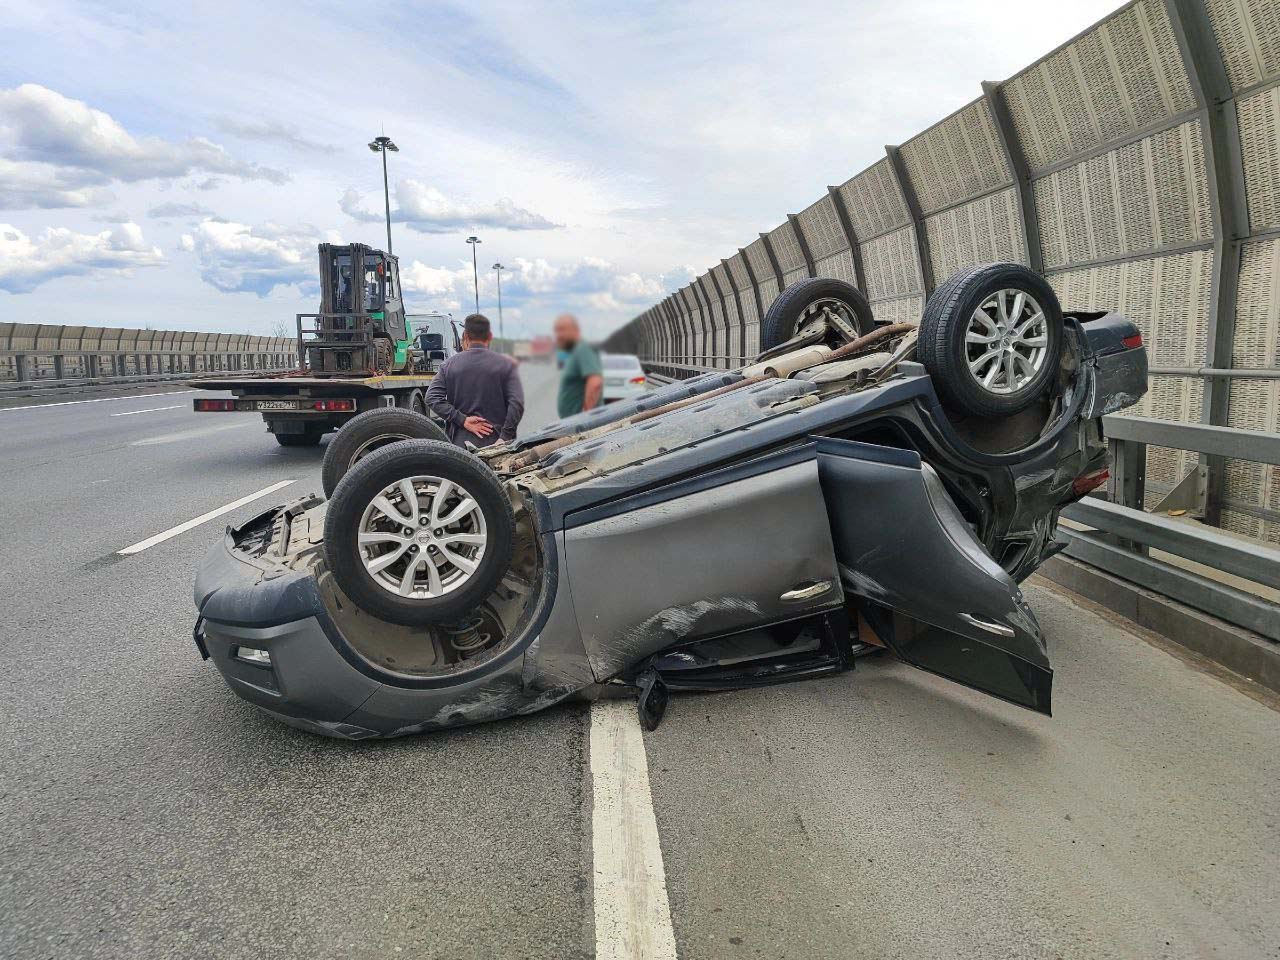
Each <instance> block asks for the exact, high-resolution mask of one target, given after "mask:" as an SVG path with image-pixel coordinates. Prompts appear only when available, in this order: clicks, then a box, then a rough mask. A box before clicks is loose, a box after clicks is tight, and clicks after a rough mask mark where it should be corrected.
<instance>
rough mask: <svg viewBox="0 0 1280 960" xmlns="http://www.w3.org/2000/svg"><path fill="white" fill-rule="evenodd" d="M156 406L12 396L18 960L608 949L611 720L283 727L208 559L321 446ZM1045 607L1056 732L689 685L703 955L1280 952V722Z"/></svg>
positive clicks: (1, 625)
mask: <svg viewBox="0 0 1280 960" xmlns="http://www.w3.org/2000/svg"><path fill="white" fill-rule="evenodd" d="M524 375H525V378H526V390H527V392H528V394H529V396H530V401H531V402H530V411H529V414H528V416H527V418H526V423H527V424H528V425H529V426H531V427H532V426H537V425H539V424H541V423H542V422H545V421H546V420H548V419H550V418H551V415H552V413H551V407H552V398H551V386H552V379H553V372H552V371H551V370H550V369H549V368H536V367H526V368H525V370H524ZM138 392H139V393H145V394H154V395H149V396H143V397H134V398H130V399H119V398H112V399H106V400H103V401H102V402H97V403H86V404H71V405H63V406H56V407H55V406H47V407H39V408H33V409H13V408H10V409H6V410H0V529H2V530H3V536H4V539H3V544H4V546H3V550H0V686H2V689H3V697H2V698H0V717H2V719H3V722H4V729H5V730H6V731H7V734H8V735H7V736H6V737H5V738H4V742H3V746H2V747H0V751H2V753H0V955H3V956H11V957H21V958H41V957H51V958H63V957H76V958H79V957H122V958H123V957H129V958H135V957H137V958H150V957H263V956H271V957H279V958H289V957H306V958H317V957H369V958H374V957H377V958H384V957H392V956H403V957H439V958H455V957H555V958H559V957H578V956H591V955H593V953H594V952H595V948H596V944H597V936H596V934H597V923H596V917H597V916H598V915H600V911H601V910H602V909H603V908H604V907H606V906H610V905H602V904H601V903H599V902H597V893H598V890H599V886H598V884H599V880H598V876H597V877H596V882H595V883H593V862H592V860H593V839H594V840H595V842H596V843H597V844H598V843H599V842H600V839H601V838H600V837H599V836H598V832H599V829H600V828H599V825H598V823H595V824H593V816H592V808H593V798H592V776H591V772H590V758H589V756H588V754H589V745H590V743H591V724H592V710H591V709H589V708H587V707H584V706H581V705H570V706H566V707H562V708H559V709H555V710H552V711H549V712H547V713H544V714H541V715H538V716H535V717H530V718H527V719H522V720H518V721H511V722H505V723H498V724H492V725H488V726H483V727H477V728H473V729H469V730H462V731H457V732H453V733H449V734H445V735H431V736H422V737H416V738H410V739H407V740H401V741H395V742H390V743H362V744H349V743H342V742H337V741H331V740H325V739H321V738H318V737H315V736H312V735H309V734H305V733H301V732H298V731H295V730H292V729H290V728H287V727H284V726H282V725H280V724H278V723H276V722H274V721H272V720H270V719H269V718H267V717H265V716H263V715H260V714H259V713H257V712H256V711H255V710H254V709H253V708H251V707H250V706H248V705H247V704H245V703H243V702H242V701H240V700H239V699H238V698H236V697H235V696H234V695H233V694H232V693H231V692H230V691H229V690H228V689H227V688H226V687H225V686H224V685H223V684H222V682H221V681H220V680H219V679H218V678H217V676H216V674H215V673H214V671H213V670H212V668H211V667H209V666H208V665H207V664H204V663H202V662H201V660H200V659H199V656H198V655H197V654H196V651H195V649H194V647H193V645H192V643H191V640H190V626H191V621H192V618H193V611H192V606H191V595H190V590H191V579H192V573H193V569H194V567H195V565H196V563H197V562H198V560H199V558H200V556H201V554H202V553H203V551H204V550H205V549H206V547H207V546H208V544H209V543H210V542H212V541H213V540H214V539H215V538H216V537H217V536H218V534H219V532H220V531H221V529H222V526H223V525H224V524H225V523H228V522H236V521H237V520H240V519H243V518H245V517H248V516H250V515H252V514H253V513H255V512H257V511H259V510H261V509H263V508H264V507H266V506H268V505H270V504H271V503H272V502H273V501H278V500H283V499H285V498H286V497H292V496H294V495H296V494H301V493H303V492H306V491H307V490H308V489H317V488H318V486H319V460H320V455H321V453H320V451H317V450H307V449H294V448H289V449H286V448H282V447H278V446H277V445H276V444H275V443H274V442H273V441H272V440H271V438H270V437H268V436H267V435H266V434H265V433H263V427H262V424H261V422H260V421H259V420H258V419H257V418H256V417H251V416H248V415H244V416H240V415H225V416H215V415H195V414H193V413H192V412H191V410H190V401H191V399H192V397H193V394H190V393H173V392H168V393H165V392H162V391H158V390H145V389H143V390H139V391H138ZM286 480H290V481H293V482H292V483H290V484H289V485H287V486H285V487H283V488H282V489H281V490H279V491H278V492H277V493H272V494H270V495H268V496H267V497H266V498H263V499H261V500H258V501H255V502H253V503H249V504H246V505H245V506H243V507H241V508H239V509H237V510H235V511H232V512H230V513H228V514H226V515H224V516H219V517H218V518H216V519H215V520H211V521H210V522H208V523H205V524H203V525H201V526H197V527H196V528H194V529H191V530H188V531H187V532H184V533H181V534H179V535H176V536H174V537H172V538H170V539H167V540H165V541H163V542H161V543H159V544H157V545H156V546H154V547H152V548H150V549H148V550H145V551H143V552H141V553H139V554H137V555H134V556H130V557H125V558H122V557H119V556H118V555H117V554H116V551H118V550H120V549H121V548H122V547H125V546H127V545H130V544H133V543H136V542H138V541H141V540H144V539H146V538H147V537H150V536H152V535H154V534H156V533H159V532H161V531H164V530H167V529H169V528H171V527H173V526H174V525H176V524H180V523H182V522H184V521H187V520H190V519H192V518H194V517H197V516H200V515H202V514H204V513H206V512H208V511H211V510H215V509H217V508H218V507H221V506H223V505H225V504H227V503H230V502H233V501H235V500H237V499H239V498H241V497H244V496H246V495H249V494H252V493H254V492H255V491H258V490H261V489H263V488H265V487H268V486H270V485H272V484H275V483H279V482H282V481H286ZM1029 596H1030V599H1031V602H1032V604H1033V606H1034V607H1035V608H1036V609H1037V611H1038V612H1039V614H1040V616H1041V618H1042V621H1043V623H1044V625H1045V627H1046V631H1047V633H1048V635H1049V638H1050V644H1051V655H1052V657H1053V659H1054V662H1055V667H1056V668H1057V684H1056V689H1055V697H1054V700H1055V716H1054V717H1053V718H1052V719H1049V718H1045V717H1040V716H1037V715H1034V714H1031V713H1028V712H1026V711H1022V710H1019V709H1017V708H1015V707H1012V706H1009V705H1006V704H1002V703H997V702H995V701H991V700H989V699H987V698H984V697H981V696H980V695H977V694H973V693H971V692H969V691H966V690H963V689H961V688H959V687H956V686H954V685H951V684H948V683H946V682H945V681H941V680H939V679H937V678H934V677H930V676H927V675H924V674H921V673H919V672H916V671H913V670H911V669H910V668H907V667H904V666H903V665H901V664H898V663H895V662H893V661H891V660H888V659H872V660H865V661H862V662H860V664H859V667H858V669H857V670H856V671H854V672H853V673H851V674H846V675H844V676H842V677H839V678H836V679H829V680H823V681H816V682H809V683H800V684H794V685H790V686H785V687H776V688H772V689H766V690H753V691H745V692H740V693H727V694H721V695H715V696H689V697H680V698H677V699H676V700H674V701H673V703H672V706H671V708H670V710H669V711H668V714H667V718H666V720H665V722H664V723H663V725H662V726H661V727H660V728H659V729H658V730H657V731H655V732H653V733H650V734H646V735H645V736H644V738H643V747H644V749H645V750H646V751H647V772H648V779H649V783H650V786H651V793H652V812H651V816H652V818H653V819H654V821H655V822H656V827H657V838H658V840H659V841H660V847H661V850H660V853H661V863H662V865H663V869H664V871H665V872H664V873H663V874H662V876H663V877H664V878H665V890H666V898H665V901H664V903H665V905H666V906H665V909H667V910H669V923H670V928H671V930H672V931H673V933H674V944H675V949H676V951H677V952H678V955H679V956H680V957H682V958H686V960H689V958H695V957H697V958H701V957H708V958H710V957H784V956H785V957H827V956H830V957H869V958H870V957H939V958H942V957H978V956H981V957H1080V958H1096V957H1140V958H1147V957H1206V956H1209V957H1276V956H1280V947H1278V945H1280V890H1278V888H1277V885H1276V883H1275V867H1276V864H1277V863H1278V862H1280V815H1278V814H1277V813H1276V803H1275V798H1276V797H1277V796H1278V795H1280V750H1278V749H1277V747H1278V746H1280V713H1277V712H1276V709H1275V706H1276V704H1275V702H1274V701H1268V700H1267V698H1266V697H1251V696H1246V695H1245V694H1244V693H1242V692H1240V690H1238V689H1237V688H1236V687H1234V686H1233V685H1231V684H1229V683H1226V682H1223V681H1222V680H1220V679H1218V678H1217V677H1215V676H1213V675H1211V673H1209V672H1207V671H1205V670H1203V669H1200V668H1199V667H1198V666H1197V665H1196V664H1195V663H1193V662H1189V661H1188V660H1187V659H1185V658H1178V657H1175V656H1172V655H1170V654H1169V653H1167V652H1165V651H1164V650H1163V649H1161V648H1159V647H1157V646H1153V645H1152V644H1150V643H1148V642H1147V641H1146V640H1144V639H1142V638H1140V637H1138V636H1136V635H1135V634H1133V633H1131V632H1128V631H1126V630H1124V629H1122V628H1120V627H1119V626H1118V625H1117V624H1116V622H1115V621H1113V620H1110V619H1105V618H1103V617H1102V616H1099V615H1098V614H1096V613H1094V612H1092V611H1091V610H1089V609H1086V608H1085V607H1082V606H1079V605H1076V604H1075V603H1074V602H1073V601H1072V600H1071V599H1069V598H1068V597H1066V596H1065V595H1063V594H1060V593H1056V592H1052V591H1050V590H1048V589H1045V588H1043V587H1034V586H1033V587H1032V588H1031V589H1030V591H1029ZM642 766H643V765H642ZM641 773H643V770H642V771H641ZM627 809H631V808H629V807H628V808H627ZM598 819H599V818H598V817H597V818H596V820H598ZM593 831H595V833H596V835H595V836H594V837H593Z"/></svg>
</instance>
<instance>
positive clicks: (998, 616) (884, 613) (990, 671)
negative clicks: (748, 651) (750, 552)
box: [818, 438, 1053, 714]
mask: <svg viewBox="0 0 1280 960" xmlns="http://www.w3.org/2000/svg"><path fill="white" fill-rule="evenodd" d="M818 451H819V454H818V463H819V470H820V476H821V482H822V491H823V494H824V496H825V497H826V501H827V509H828V512H829V514H830V517H831V529H832V536H833V538H834V542H835V551H836V558H837V560H838V562H839V567H840V576H841V579H842V581H843V584H844V588H845V590H846V592H848V593H851V594H856V595H858V596H860V597H863V598H865V599H866V600H867V601H869V602H868V603H867V604H864V613H865V614H866V616H867V619H868V621H869V622H870V623H871V625H872V627H873V628H874V629H875V631H876V633H877V634H878V635H879V636H880V637H881V638H882V639H883V640H884V641H885V642H886V643H887V644H889V646H890V647H891V648H892V649H893V651H894V653H896V654H897V655H898V656H899V657H900V658H901V659H903V660H905V661H906V662H907V663H910V664H913V665H914V666H917V667H920V668H922V669H924V670H928V671H930V672H932V673H937V674H940V675H941V676H944V677H947V678H949V679H951V680H955V681H956V682H957V683H962V684H965V685H966V686H970V687H974V688H976V689H978V690H981V691H983V692H985V693H989V694H991V695H992V696H996V697H1000V698H1001V699H1004V700H1009V701H1011V702H1013V703H1017V704H1020V705H1021V706H1024V707H1029V708H1030V709H1032V710H1036V711H1038V712H1040V713H1044V714H1048V713H1049V712H1050V709H1051V704H1052V697H1051V694H1052V688H1053V670H1052V669H1051V668H1050V666H1049V658H1048V656H1047V655H1046V653H1045V643H1044V635H1043V634H1042V633H1041V631H1040V625H1039V623H1037V622H1036V618H1035V615H1034V614H1033V613H1032V612H1031V609H1030V607H1028V606H1027V604H1026V602H1025V601H1024V600H1023V598H1022V592H1021V591H1020V590H1019V589H1018V585H1017V584H1016V583H1014V581H1013V579H1012V578H1011V577H1010V576H1009V575H1008V574H1007V573H1005V571H1004V570H1003V569H1002V568H1001V567H1000V565H999V564H998V563H996V562H995V561H994V560H993V559H991V557H990V556H989V555H988V554H987V552H986V551H985V550H984V549H983V547H982V544H981V543H979V542H978V540H977V539H976V538H975V537H974V535H973V532H972V531H971V530H970V528H969V525H968V523H966V522H965V519H964V517H963V516H962V515H961V514H960V511H959V510H958V509H956V506H955V504H954V503H953V502H952V500H951V497H950V496H949V495H948V494H947V492H946V490H945V489H944V487H943V485H942V482H941V480H939V478H938V475H937V474H936V473H935V472H934V470H933V468H932V467H930V466H929V465H928V464H926V463H923V462H922V461H921V460H920V457H919V456H918V455H917V454H916V453H915V452H913V451H910V450H899V449H895V448H891V447H881V446H874V445H871V444H865V443H857V442H854V441H849V440H834V439H825V438H824V439H822V440H819V441H818Z"/></svg>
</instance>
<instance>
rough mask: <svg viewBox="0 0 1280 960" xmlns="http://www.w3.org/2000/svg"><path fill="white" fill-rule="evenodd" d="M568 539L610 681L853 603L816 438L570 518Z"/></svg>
mask: <svg viewBox="0 0 1280 960" xmlns="http://www.w3.org/2000/svg"><path fill="white" fill-rule="evenodd" d="M564 536H565V542H564V551H565V555H566V557H567V564H566V565H567V568H568V575H569V585H570V589H571V591H572V594H573V603H574V607H575V610H576V613H577V618H578V624H579V627H580V629H581V632H582V637H583V640H584V643H585V645H586V649H587V655H588V657H589V659H590V661H591V666H592V669H593V671H594V672H595V675H596V677H597V679H599V680H605V679H607V678H609V677H612V676H614V675H616V674H617V673H618V672H619V671H621V670H623V669H625V668H627V667H630V666H633V665H634V664H636V663H638V662H640V661H642V660H643V659H644V658H645V657H647V656H649V655H651V654H654V653H657V652H658V651H660V650H663V649H666V648H668V647H670V646H672V645H674V644H676V643H680V642H683V641H686V640H694V639H700V638H704V637H710V636H716V635H719V634H726V633H731V632H733V631H735V630H740V629H743V628H744V627H749V626H755V625H759V624H767V623H778V622H782V621H785V620H791V619H795V618H798V617H801V616H805V615H807V614H810V613H813V612H815V611H819V610H825V609H830V608H832V607H838V606H840V605H841V604H842V603H843V601H844V595H843V591H842V589H841V586H840V579H839V573H838V570H837V567H836V559H835V552H834V549H833V545H832V540H831V527H830V524H829V523H828V522H827V510H826V505H825V503H824V501H823V498H822V489H821V486H820V485H819V479H818V465H817V462H816V459H815V448H814V447H813V446H812V445H808V446H806V447H803V448H800V449H795V450H791V451H787V452H784V453H783V454H779V455H774V456H770V457H765V458H761V459H759V460H756V461H753V462H751V463H749V464H746V465H742V466H738V467H733V468H729V469H725V470H719V471H715V472H712V473H709V474H705V475H703V476H700V477H697V478H694V479H692V480H687V481H683V482H680V483H675V484H671V485H668V486H666V487H662V488H659V489H657V490H654V491H650V492H646V493H644V494H642V495H639V496H634V497H630V498H627V499H625V500H622V501H618V502H615V503H611V504H608V505H605V506H604V507H596V508H593V509H591V510H590V511H586V512H585V513H584V515H582V516H579V517H574V516H573V515H570V517H569V518H568V519H567V523H566V530H565V534H564Z"/></svg>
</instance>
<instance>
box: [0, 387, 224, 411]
mask: <svg viewBox="0 0 1280 960" xmlns="http://www.w3.org/2000/svg"><path fill="white" fill-rule="evenodd" d="M199 392H200V391H198V390H169V391H166V392H164V393H132V394H130V395H129V396H127V397H95V398H94V399H92V400H59V401H57V402H56V403H29V404H27V405H26V406H24V407H0V413H13V412H15V411H17V410H44V409H45V408H46V407H72V406H75V405H76V404H77V403H106V402H107V401H109V400H145V399H146V398H147V397H176V396H178V394H181V393H199Z"/></svg>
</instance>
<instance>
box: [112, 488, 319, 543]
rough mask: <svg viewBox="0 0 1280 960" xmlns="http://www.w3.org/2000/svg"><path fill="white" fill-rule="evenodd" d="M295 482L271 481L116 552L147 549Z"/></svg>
mask: <svg viewBox="0 0 1280 960" xmlns="http://www.w3.org/2000/svg"><path fill="white" fill-rule="evenodd" d="M296 482H297V481H296V480H281V481H280V482H279V483H273V484H272V485H271V486H269V487H263V488H262V489H261V490H259V491H257V492H256V493H251V494H249V495H248V496H247V497H241V498H240V499H239V500H236V501H234V502H232V503H228V504H227V505H226V506H225V507H219V508H218V509H217V510H210V511H209V512H208V513H202V514H201V515H200V516H198V517H196V518H195V519H194V520H188V521H187V522H186V523H180V524H178V525H177V526H176V527H170V528H169V529H168V530H165V531H164V532H163V533H157V534H156V535H155V536H154V537H147V539H145V540H139V541H138V542H137V543H135V544H134V545H133V546H131V547H125V548H124V549H123V550H117V551H116V553H118V554H119V555H120V556H122V557H131V556H133V555H134V554H135V553H141V552H142V551H143V550H149V549H150V548H151V547H154V546H155V545H156V544H157V543H163V542H164V541H166V540H168V539H169V538H170V537H176V536H177V535H178V534H180V533H186V532H187V531H188V530H191V529H192V528H194V527H198V526H200V524H202V523H208V522H209V521H210V520H212V519H213V518H214V517H220V516H222V515H223V514H224V513H230V512H231V511H232V510H235V509H236V508H237V507H243V506H244V505H245V504H246V503H252V502H253V501H254V500H257V499H258V498H259V497H265V496H266V495H267V494H268V493H274V492H275V491H276V490H279V489H280V488H281V487H287V486H288V485H289V484H291V483H296Z"/></svg>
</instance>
